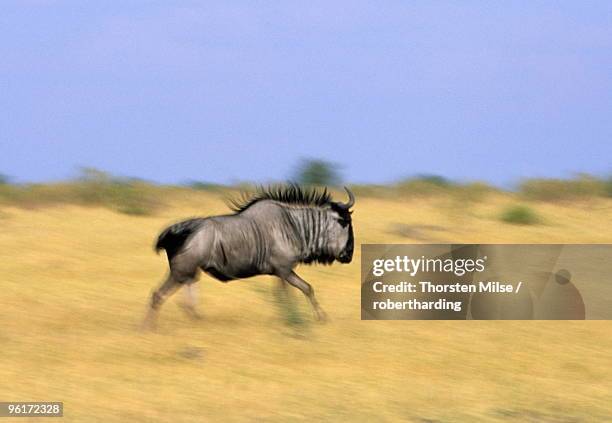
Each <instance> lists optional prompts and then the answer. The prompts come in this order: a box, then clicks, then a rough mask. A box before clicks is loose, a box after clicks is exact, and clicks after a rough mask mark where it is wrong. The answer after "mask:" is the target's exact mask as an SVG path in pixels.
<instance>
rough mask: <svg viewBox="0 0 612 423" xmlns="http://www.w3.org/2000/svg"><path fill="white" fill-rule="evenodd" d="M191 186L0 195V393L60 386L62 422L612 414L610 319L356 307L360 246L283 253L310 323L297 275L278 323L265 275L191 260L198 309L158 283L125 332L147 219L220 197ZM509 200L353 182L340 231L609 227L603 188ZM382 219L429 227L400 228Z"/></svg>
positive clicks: (491, 238)
mask: <svg viewBox="0 0 612 423" xmlns="http://www.w3.org/2000/svg"><path fill="white" fill-rule="evenodd" d="M194 195H195V196H196V197H195V198H191V199H187V198H184V199H182V200H180V201H178V204H176V206H174V207H172V208H169V209H165V210H163V211H161V212H160V213H159V214H158V215H156V216H152V217H132V216H127V215H121V214H117V213H114V212H112V211H109V210H106V209H99V208H98V209H96V208H83V207H76V206H57V207H49V208H41V209H36V210H23V209H17V208H10V207H3V208H2V209H0V277H1V280H2V285H1V291H0V345H1V348H0V400H1V401H18V400H22V401H24V400H29V401H33V400H34V401H35V400H54V401H64V404H65V417H64V420H65V421H71V422H105V423H110V422H177V423H179V422H196V421H198V422H199V421H223V422H226V421H228V422H233V421H254V420H266V421H280V422H291V421H322V420H336V421H356V422H359V421H364V422H366V421H367V422H370V421H408V422H481V421H482V422H497V421H500V422H526V421H534V422H540V421H541V422H605V421H612V358H611V357H612V355H611V352H612V335H611V334H610V333H611V328H612V324H610V323H609V322H588V321H587V322H541V321H540V322H538V321H534V322H502V321H491V322H477V321H463V322H454V321H453V322H434V321H389V322H382V321H381V322H376V321H361V320H360V305H359V304H360V279H359V259H360V257H359V248H357V250H356V255H355V260H354V261H353V263H352V264H350V265H344V266H343V265H334V266H331V267H314V266H313V267H307V266H304V267H302V268H301V269H298V271H299V273H300V274H302V275H303V276H304V278H305V279H306V280H308V281H310V282H312V284H313V285H314V287H315V288H316V290H317V294H318V297H319V301H320V302H321V304H322V305H323V307H324V308H325V309H326V311H327V312H328V314H329V316H330V322H329V323H327V324H325V325H319V324H317V323H314V322H312V317H311V314H310V310H309V308H308V306H307V303H306V301H305V300H304V299H303V298H302V297H301V295H298V294H299V293H298V292H295V293H294V294H293V301H294V302H295V303H296V304H297V307H298V308H299V310H300V312H301V314H302V316H303V319H304V321H305V323H303V324H301V325H294V326H291V325H287V324H286V322H285V320H284V319H283V317H282V315H281V314H282V312H281V310H280V308H279V306H278V305H277V304H276V303H275V301H274V296H273V295H272V292H273V289H274V287H275V281H274V280H273V279H272V278H268V277H259V278H253V279H250V280H246V281H237V282H232V283H230V284H222V283H219V282H217V281H214V280H212V279H210V278H208V277H206V276H203V277H202V279H201V282H200V286H201V291H200V292H201V298H200V306H201V310H202V312H203V314H204V316H205V318H204V320H202V321H198V322H193V321H191V320H189V319H188V318H187V317H186V316H185V315H184V314H183V313H182V311H181V310H180V309H179V307H177V306H176V301H175V299H171V300H170V301H169V302H168V303H167V304H166V305H165V307H164V309H163V310H162V314H161V316H160V317H161V318H160V327H159V331H158V332H157V333H154V334H151V333H146V334H143V333H140V332H139V331H138V330H137V325H138V324H139V322H140V320H141V318H142V317H143V314H144V311H145V306H146V302H147V297H148V295H149V293H150V291H151V289H152V288H153V287H154V286H155V285H157V284H158V283H159V281H160V280H161V279H162V277H163V274H164V273H165V271H166V261H165V258H164V257H163V256H156V255H155V254H154V253H153V252H152V244H153V238H154V237H155V236H156V235H157V233H158V231H159V229H161V228H162V227H163V226H164V225H166V224H167V223H168V222H169V221H172V220H176V219H178V218H181V217H187V216H191V215H206V214H213V213H219V212H225V210H226V207H225V206H224V204H223V202H222V201H221V200H220V198H219V197H218V196H217V195H215V194H207V193H198V194H197V195H196V194H194ZM594 201H595V200H594ZM512 202H513V200H512V199H511V198H510V197H507V196H498V197H495V198H491V199H490V201H487V202H485V203H480V204H477V205H469V204H468V205H466V204H464V203H461V202H454V201H453V200H450V199H445V198H439V199H430V200H422V201H412V202H400V201H391V200H381V199H367V198H364V199H358V204H357V206H356V211H355V214H354V220H355V230H356V239H357V242H358V243H367V242H370V243H373V242H376V243H382V242H426V241H431V242H457V243H459V242H466V243H467V242H487V243H494V242H500V243H501V242H505V243H519V242H520V243H528V242H534V243H538V242H539V243H546V242H551V243H553V242H554V243H563V242H567V243H609V242H612V228H611V226H610V222H611V220H612V201H609V200H608V201H605V200H596V201H595V202H591V203H588V204H587V203H583V204H581V205H573V206H567V205H565V206H561V205H551V204H539V205H538V204H536V205H533V204H532V205H531V206H532V207H534V208H535V209H536V211H537V212H538V213H539V214H540V215H541V216H542V217H543V219H544V223H543V224H542V225H536V226H526V227H520V226H512V225H507V224H503V223H500V222H499V220H497V217H498V215H499V213H500V210H501V209H502V208H503V207H504V206H505V205H507V204H510V203H512ZM393 224H409V225H436V226H438V227H439V228H433V229H432V228H430V229H425V230H423V231H422V234H421V236H420V237H419V238H420V239H418V240H417V239H410V238H403V237H401V236H400V235H399V234H397V233H394V232H393V230H392V225H393ZM9 420H10V419H7V421H9ZM17 421H19V422H24V421H27V419H19V420H17Z"/></svg>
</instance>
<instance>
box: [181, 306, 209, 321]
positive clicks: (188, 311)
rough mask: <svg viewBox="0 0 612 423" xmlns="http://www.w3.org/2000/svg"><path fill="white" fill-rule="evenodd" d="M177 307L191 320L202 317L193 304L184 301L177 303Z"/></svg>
mask: <svg viewBox="0 0 612 423" xmlns="http://www.w3.org/2000/svg"><path fill="white" fill-rule="evenodd" d="M178 305H179V307H180V308H181V309H182V310H183V311H184V312H185V313H186V314H187V316H189V317H190V318H191V319H193V320H202V319H203V317H202V315H201V314H200V313H198V312H197V311H196V310H195V309H194V308H193V306H191V305H190V304H186V303H180V302H179V303H178Z"/></svg>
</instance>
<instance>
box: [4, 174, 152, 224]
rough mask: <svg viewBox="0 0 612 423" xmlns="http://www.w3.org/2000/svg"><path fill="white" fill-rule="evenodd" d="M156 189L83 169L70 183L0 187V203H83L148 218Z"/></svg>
mask: <svg viewBox="0 0 612 423" xmlns="http://www.w3.org/2000/svg"><path fill="white" fill-rule="evenodd" d="M157 190H158V188H155V187H153V186H151V185H150V184H147V183H145V182H143V181H139V180H134V179H119V178H113V177H111V176H110V175H109V174H107V173H105V172H101V171H99V170H96V169H91V168H86V169H83V170H82V171H81V175H80V176H79V177H78V178H77V180H75V181H72V182H64V183H55V184H30V185H1V186H0V202H3V203H8V204H14V205H18V206H22V207H28V208H33V207H40V206H43V205H50V204H62V203H68V204H82V205H92V206H103V207H108V208H110V209H113V210H116V211H118V212H120V213H125V214H130V215H148V214H152V213H153V212H154V211H155V209H156V208H157V207H158V206H159V201H158V198H159V193H157V192H156V191H157Z"/></svg>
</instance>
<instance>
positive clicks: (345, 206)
mask: <svg viewBox="0 0 612 423" xmlns="http://www.w3.org/2000/svg"><path fill="white" fill-rule="evenodd" d="M344 189H345V191H346V193H347V194H348V196H349V200H348V203H338V205H339V206H340V207H342V208H343V209H347V210H348V209H350V208H351V207H353V206H354V205H355V196H354V195H353V193H352V192H351V190H350V189H348V188H347V187H344Z"/></svg>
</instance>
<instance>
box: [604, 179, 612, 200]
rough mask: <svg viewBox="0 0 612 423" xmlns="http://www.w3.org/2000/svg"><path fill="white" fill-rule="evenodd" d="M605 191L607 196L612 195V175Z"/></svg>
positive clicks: (607, 181)
mask: <svg viewBox="0 0 612 423" xmlns="http://www.w3.org/2000/svg"><path fill="white" fill-rule="evenodd" d="M605 191H606V196H607V197H612V176H610V177H609V178H608V179H607V180H606V183H605Z"/></svg>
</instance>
